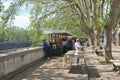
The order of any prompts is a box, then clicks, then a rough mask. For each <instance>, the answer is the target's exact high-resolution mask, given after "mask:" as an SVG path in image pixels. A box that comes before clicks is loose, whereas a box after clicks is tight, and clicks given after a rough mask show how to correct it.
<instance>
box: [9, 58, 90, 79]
mask: <svg viewBox="0 0 120 80" xmlns="http://www.w3.org/2000/svg"><path fill="white" fill-rule="evenodd" d="M81 69H82V67H81V65H79V66H77V65H74V66H72V67H70V65H67V66H65V67H64V66H63V57H54V58H52V59H48V60H44V61H42V62H40V63H38V64H36V65H34V66H32V67H31V68H29V69H27V70H26V71H24V72H22V73H21V74H19V75H16V76H15V77H14V78H12V79H11V80H88V76H87V72H86V70H85V67H84V72H82V70H81Z"/></svg>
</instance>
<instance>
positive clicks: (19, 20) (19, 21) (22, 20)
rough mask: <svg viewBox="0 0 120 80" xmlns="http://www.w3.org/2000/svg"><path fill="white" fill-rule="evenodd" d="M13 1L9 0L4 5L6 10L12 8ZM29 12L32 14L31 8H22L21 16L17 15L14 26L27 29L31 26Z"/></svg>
mask: <svg viewBox="0 0 120 80" xmlns="http://www.w3.org/2000/svg"><path fill="white" fill-rule="evenodd" d="M12 1H15V0H7V1H5V2H4V3H3V5H4V9H5V10H6V9H7V8H8V7H9V6H10V3H11V2H12ZM29 12H30V8H26V7H25V6H22V7H21V9H20V11H19V15H15V20H14V24H13V25H14V26H17V27H21V28H24V29H26V28H27V27H28V25H29V24H30V20H29V17H30V14H29Z"/></svg>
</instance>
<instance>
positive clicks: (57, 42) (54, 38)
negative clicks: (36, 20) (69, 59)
mask: <svg viewBox="0 0 120 80" xmlns="http://www.w3.org/2000/svg"><path fill="white" fill-rule="evenodd" d="M44 33H45V34H47V35H48V36H49V40H50V42H51V53H52V55H61V54H62V50H61V45H62V37H68V36H73V34H71V33H69V32H67V31H64V30H44Z"/></svg>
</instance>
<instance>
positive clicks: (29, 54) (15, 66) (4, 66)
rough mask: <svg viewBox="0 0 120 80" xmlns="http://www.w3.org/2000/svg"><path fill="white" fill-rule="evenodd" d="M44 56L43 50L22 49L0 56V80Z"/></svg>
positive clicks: (38, 48)
mask: <svg viewBox="0 0 120 80" xmlns="http://www.w3.org/2000/svg"><path fill="white" fill-rule="evenodd" d="M43 56H44V54H43V49H42V48H40V47H37V48H27V49H26V48H24V49H19V50H16V51H11V52H8V53H2V54H0V80H1V79H2V80H4V79H3V77H4V76H6V75H8V74H9V73H12V72H15V71H17V70H19V69H21V68H23V67H25V66H26V65H29V64H31V63H33V62H34V61H36V60H39V59H42V58H43ZM5 80H7V79H5Z"/></svg>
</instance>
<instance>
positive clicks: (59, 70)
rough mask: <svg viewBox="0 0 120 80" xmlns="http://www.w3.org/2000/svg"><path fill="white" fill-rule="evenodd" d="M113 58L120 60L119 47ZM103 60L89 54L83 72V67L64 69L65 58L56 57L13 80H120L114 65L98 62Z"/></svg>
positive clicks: (115, 49)
mask: <svg viewBox="0 0 120 80" xmlns="http://www.w3.org/2000/svg"><path fill="white" fill-rule="evenodd" d="M113 57H115V58H116V59H120V48H119V47H117V48H116V47H115V48H114V49H113ZM103 59H104V58H103V57H101V56H97V55H95V54H92V53H91V54H89V56H87V60H86V62H87V68H85V67H84V72H82V70H81V69H82V68H81V66H77V65H74V66H73V67H69V65H67V66H66V67H63V57H54V58H53V59H49V60H43V61H41V62H39V63H37V64H36V65H34V66H32V67H31V68H29V69H27V70H25V71H24V72H22V73H20V74H19V75H16V76H15V77H14V78H12V79H11V80H88V77H89V79H90V80H120V74H117V73H116V72H115V71H113V70H112V68H113V66H112V64H107V65H102V64H100V63H98V60H103ZM87 70H88V72H87ZM87 73H89V75H87Z"/></svg>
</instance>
